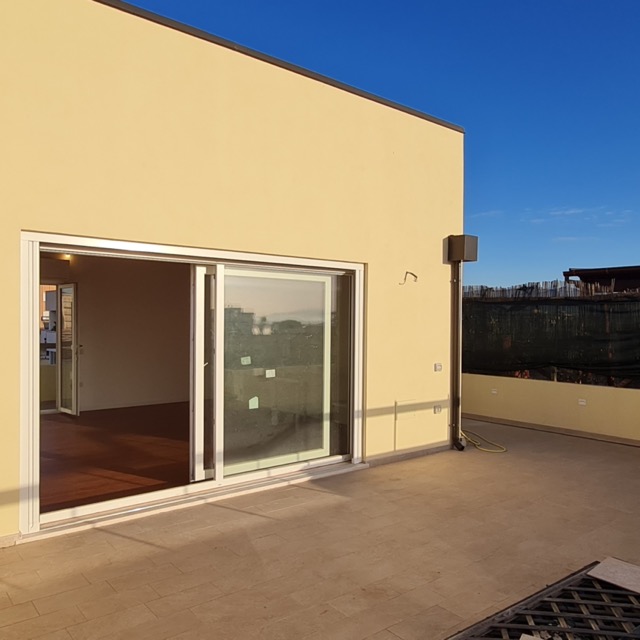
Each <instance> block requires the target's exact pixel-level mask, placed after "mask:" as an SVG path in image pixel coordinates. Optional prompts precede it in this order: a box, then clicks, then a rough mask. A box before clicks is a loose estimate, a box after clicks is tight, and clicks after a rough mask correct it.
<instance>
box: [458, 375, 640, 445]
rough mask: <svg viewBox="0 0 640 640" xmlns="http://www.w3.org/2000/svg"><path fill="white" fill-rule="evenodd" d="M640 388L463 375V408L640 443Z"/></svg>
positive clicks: (470, 412)
mask: <svg viewBox="0 0 640 640" xmlns="http://www.w3.org/2000/svg"><path fill="white" fill-rule="evenodd" d="M639 402H640V390H638V389H619V388H615V387H599V386H595V385H586V384H571V383H567V382H551V381H546V380H528V379H522V378H507V377H502V376H481V375H475V374H468V373H465V374H464V375H463V376H462V411H463V412H464V413H465V414H471V415H473V416H483V417H487V418H489V419H492V420H505V421H507V422H510V421H511V422H516V423H525V424H533V425H542V426H545V427H553V428H556V429H561V430H569V431H576V432H579V433H583V434H587V435H596V436H605V437H613V438H621V439H624V440H632V441H637V442H640V427H639V426H638V406H639V404H638V403H639Z"/></svg>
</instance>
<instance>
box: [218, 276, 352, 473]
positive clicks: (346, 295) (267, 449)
mask: <svg viewBox="0 0 640 640" xmlns="http://www.w3.org/2000/svg"><path fill="white" fill-rule="evenodd" d="M224 348H225V355H224V363H225V372H224V389H225V391H224V460H225V475H232V474H235V473H241V472H245V471H251V470H255V469H264V468H268V467H273V466H277V465H282V464H289V463H292V462H300V461H305V460H311V459H314V458H321V457H325V456H329V455H336V454H348V453H349V441H350V438H349V423H350V419H349V416H350V380H351V376H350V367H351V357H350V350H351V278H350V277H349V276H344V275H341V276H325V275H322V276H304V275H300V274H295V273H292V274H283V273H277V274H276V273H274V274H269V273H265V272H260V273H258V272H247V273H246V274H240V273H239V272H235V273H234V275H227V276H226V277H225V332H224Z"/></svg>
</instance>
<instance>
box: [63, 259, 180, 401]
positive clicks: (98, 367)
mask: <svg viewBox="0 0 640 640" xmlns="http://www.w3.org/2000/svg"><path fill="white" fill-rule="evenodd" d="M189 269H190V268H189V265H187V264H172V263H168V262H153V261H145V260H125V259H119V258H103V257H95V256H78V255H74V256H72V258H71V277H72V279H73V281H74V282H77V292H78V293H77V296H78V300H77V304H78V316H77V322H78V345H79V356H78V387H79V388H78V398H79V406H80V411H89V410H92V409H111V408H115V407H128V406H135V405H144V404H161V403H168V402H183V401H188V399H189V345H190V342H189V341H190V271H189Z"/></svg>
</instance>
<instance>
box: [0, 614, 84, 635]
mask: <svg viewBox="0 0 640 640" xmlns="http://www.w3.org/2000/svg"><path fill="white" fill-rule="evenodd" d="M83 620H84V616H83V615H82V614H81V613H80V611H78V609H77V608H76V607H69V608H67V609H62V610H60V611H54V612H53V613H47V614H45V615H42V616H37V617H35V618H31V619H29V620H25V621H24V622H19V623H17V624H12V625H10V626H8V627H4V628H2V636H1V637H2V640H25V638H38V637H40V636H43V635H45V634H53V633H54V632H58V631H60V632H61V631H62V630H64V629H66V628H67V627H69V626H71V625H74V624H78V623H79V622H82V621H83ZM63 637H64V636H63Z"/></svg>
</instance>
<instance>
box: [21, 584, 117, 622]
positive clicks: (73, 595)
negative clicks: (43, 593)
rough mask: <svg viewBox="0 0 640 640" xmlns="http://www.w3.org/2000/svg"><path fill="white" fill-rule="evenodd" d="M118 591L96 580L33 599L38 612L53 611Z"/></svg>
mask: <svg viewBox="0 0 640 640" xmlns="http://www.w3.org/2000/svg"><path fill="white" fill-rule="evenodd" d="M115 593H116V592H115V591H114V589H113V587H112V586H111V585H110V584H108V583H107V582H96V583H94V584H88V585H86V586H82V587H79V588H78V589H72V590H71V591H65V592H64V593H56V594H54V595H51V596H47V597H45V598H37V599H36V600H34V601H33V604H34V605H35V607H36V609H37V610H38V613H40V614H43V613H51V612H52V611H59V610H60V609H65V608H67V607H70V606H72V605H79V604H83V603H85V602H90V601H93V600H96V599H101V598H105V597H108V596H111V595H114V594H115Z"/></svg>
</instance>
